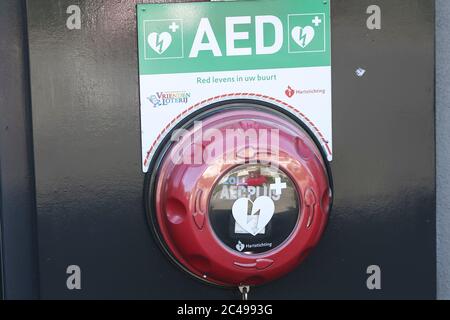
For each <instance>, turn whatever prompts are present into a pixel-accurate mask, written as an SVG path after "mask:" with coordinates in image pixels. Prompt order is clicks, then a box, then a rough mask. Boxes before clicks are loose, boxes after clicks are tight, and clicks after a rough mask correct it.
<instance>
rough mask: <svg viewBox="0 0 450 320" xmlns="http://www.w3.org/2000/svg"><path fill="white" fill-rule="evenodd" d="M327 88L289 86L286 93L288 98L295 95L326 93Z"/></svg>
mask: <svg viewBox="0 0 450 320" xmlns="http://www.w3.org/2000/svg"><path fill="white" fill-rule="evenodd" d="M325 93H326V90H325V89H294V88H293V87H292V86H288V87H287V89H286V90H285V91H284V94H285V95H286V97H288V98H292V97H293V96H295V95H305V94H325Z"/></svg>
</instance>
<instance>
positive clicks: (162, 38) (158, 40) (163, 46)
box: [147, 32, 172, 54]
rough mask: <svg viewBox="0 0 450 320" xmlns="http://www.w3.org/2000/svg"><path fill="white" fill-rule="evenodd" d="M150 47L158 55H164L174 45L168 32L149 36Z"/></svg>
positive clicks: (153, 33)
mask: <svg viewBox="0 0 450 320" xmlns="http://www.w3.org/2000/svg"><path fill="white" fill-rule="evenodd" d="M147 41H148V45H149V46H150V48H152V49H153V50H155V52H156V53H158V54H163V53H164V52H165V51H166V50H167V49H168V48H169V46H170V44H171V43H172V36H171V35H170V33H168V32H162V33H156V32H152V33H150V35H149V36H148V39H147Z"/></svg>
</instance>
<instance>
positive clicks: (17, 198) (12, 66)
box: [0, 1, 38, 299]
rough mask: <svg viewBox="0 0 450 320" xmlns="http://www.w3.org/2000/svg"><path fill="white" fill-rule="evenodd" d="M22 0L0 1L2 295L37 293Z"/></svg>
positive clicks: (26, 296) (24, 296) (32, 295)
mask: <svg viewBox="0 0 450 320" xmlns="http://www.w3.org/2000/svg"><path fill="white" fill-rule="evenodd" d="M27 50H28V45H27V37H26V8H25V1H1V2H0V57H1V63H0V214H1V217H0V222H1V233H0V234H1V253H2V260H3V266H2V269H3V270H2V271H3V291H4V298H5V299H35V298H38V264H37V237H36V230H35V218H36V216H35V205H34V179H33V159H32V156H33V154H32V138H31V114H30V99H29V73H28V51H27Z"/></svg>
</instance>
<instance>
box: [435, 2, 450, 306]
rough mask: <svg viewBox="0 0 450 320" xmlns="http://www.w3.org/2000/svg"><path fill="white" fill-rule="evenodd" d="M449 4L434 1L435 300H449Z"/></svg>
mask: <svg viewBox="0 0 450 320" xmlns="http://www.w3.org/2000/svg"><path fill="white" fill-rule="evenodd" d="M449 17H450V2H449V1H448V0H438V1H436V58H437V61H436V126H437V257H438V265H437V271H438V298H440V299H450V268H449V266H450V135H449V132H450V39H449V34H450V19H449Z"/></svg>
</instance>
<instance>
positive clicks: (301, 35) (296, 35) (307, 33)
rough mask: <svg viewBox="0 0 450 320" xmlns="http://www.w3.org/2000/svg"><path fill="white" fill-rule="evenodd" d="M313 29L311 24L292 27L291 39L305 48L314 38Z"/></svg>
mask: <svg viewBox="0 0 450 320" xmlns="http://www.w3.org/2000/svg"><path fill="white" fill-rule="evenodd" d="M314 35H315V31H314V28H313V27H311V26H306V27H304V28H302V27H295V28H294V29H292V39H294V41H295V42H296V43H297V44H298V45H299V46H300V47H302V48H306V47H307V46H308V45H309V44H310V43H311V41H312V40H313V39H314Z"/></svg>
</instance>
